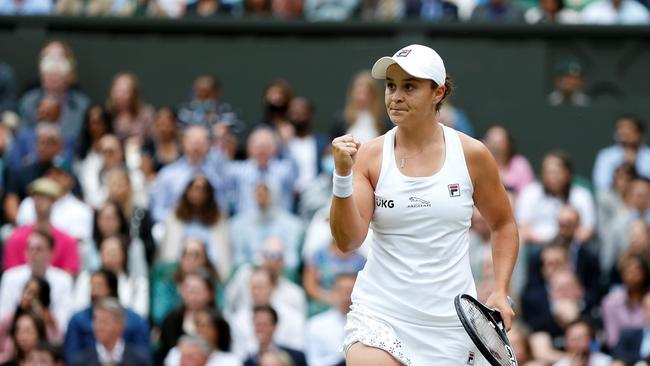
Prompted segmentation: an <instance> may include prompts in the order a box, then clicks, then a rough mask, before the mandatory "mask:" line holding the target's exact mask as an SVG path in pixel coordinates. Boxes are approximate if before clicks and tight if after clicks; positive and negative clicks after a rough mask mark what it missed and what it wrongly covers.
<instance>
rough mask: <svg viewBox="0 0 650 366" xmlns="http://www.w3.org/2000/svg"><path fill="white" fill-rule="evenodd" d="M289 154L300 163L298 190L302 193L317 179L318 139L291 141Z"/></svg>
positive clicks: (308, 138) (310, 137)
mask: <svg viewBox="0 0 650 366" xmlns="http://www.w3.org/2000/svg"><path fill="white" fill-rule="evenodd" d="M288 148H289V152H290V153H291V156H292V157H293V159H294V160H295V161H296V163H298V179H296V190H297V191H298V192H302V191H303V190H304V189H305V188H306V187H307V186H308V185H309V183H311V182H312V181H313V180H314V179H315V178H316V173H317V169H316V168H317V166H318V165H319V164H320V162H319V161H316V160H317V158H318V153H317V147H316V138H315V137H314V135H309V136H306V137H302V138H301V137H294V138H293V139H291V141H289V146H288Z"/></svg>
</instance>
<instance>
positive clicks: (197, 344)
mask: <svg viewBox="0 0 650 366" xmlns="http://www.w3.org/2000/svg"><path fill="white" fill-rule="evenodd" d="M177 347H178V352H179V357H178V358H179V360H178V364H179V365H191V366H208V365H210V364H209V363H208V360H209V357H210V352H211V350H210V345H209V344H208V342H206V341H205V339H203V338H201V337H197V336H191V335H184V336H182V337H181V338H180V339H179V340H178V346H177ZM168 365H170V366H171V365H173V364H172V363H171V361H170V362H169V363H168V362H167V361H166V362H165V366H168ZM214 366H216V365H214Z"/></svg>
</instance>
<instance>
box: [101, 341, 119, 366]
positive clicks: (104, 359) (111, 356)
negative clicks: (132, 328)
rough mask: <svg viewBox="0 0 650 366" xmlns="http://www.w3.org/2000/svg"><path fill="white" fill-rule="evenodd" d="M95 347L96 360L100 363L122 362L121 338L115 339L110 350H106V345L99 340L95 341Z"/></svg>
mask: <svg viewBox="0 0 650 366" xmlns="http://www.w3.org/2000/svg"><path fill="white" fill-rule="evenodd" d="M95 349H96V350H97V360H98V361H99V364H100V365H116V364H120V363H122V357H123V356H124V341H123V340H122V339H121V338H120V339H118V340H117V343H116V344H115V347H113V351H112V352H108V350H107V349H106V347H104V345H103V344H101V343H99V342H97V343H95Z"/></svg>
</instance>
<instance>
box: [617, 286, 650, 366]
mask: <svg viewBox="0 0 650 366" xmlns="http://www.w3.org/2000/svg"><path fill="white" fill-rule="evenodd" d="M642 301H643V315H644V323H643V327H642V328H631V329H624V330H623V331H622V332H621V335H620V337H619V340H618V344H617V345H616V347H615V348H614V350H613V351H612V355H613V356H614V359H615V360H617V361H622V362H624V363H625V365H632V364H634V363H635V362H638V361H641V360H647V359H648V358H649V357H650V348H649V347H648V346H647V344H648V342H650V341H649V340H648V337H650V330H649V329H650V292H646V293H645V294H644V295H643V300H642ZM616 365H619V364H616Z"/></svg>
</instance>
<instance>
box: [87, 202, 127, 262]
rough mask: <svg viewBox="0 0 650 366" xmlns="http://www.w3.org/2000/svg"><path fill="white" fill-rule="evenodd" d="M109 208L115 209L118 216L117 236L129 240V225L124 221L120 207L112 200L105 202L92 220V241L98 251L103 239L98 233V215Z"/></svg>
mask: <svg viewBox="0 0 650 366" xmlns="http://www.w3.org/2000/svg"><path fill="white" fill-rule="evenodd" d="M109 206H112V207H113V208H115V210H116V212H117V216H118V218H117V219H118V221H119V222H120V230H119V234H120V235H123V236H124V237H125V238H127V240H130V238H129V223H128V221H127V220H126V216H125V215H124V211H123V210H122V207H120V205H119V204H118V203H117V202H115V201H113V200H109V201H106V203H104V205H103V206H102V207H100V208H99V209H97V210H96V211H95V215H94V218H93V240H94V241H95V247H96V248H97V250H99V246H100V244H101V242H102V241H103V240H104V239H105V237H104V235H103V234H102V233H101V232H100V231H99V225H98V222H99V214H100V212H101V211H103V210H105V209H106V208H107V207H109Z"/></svg>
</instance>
